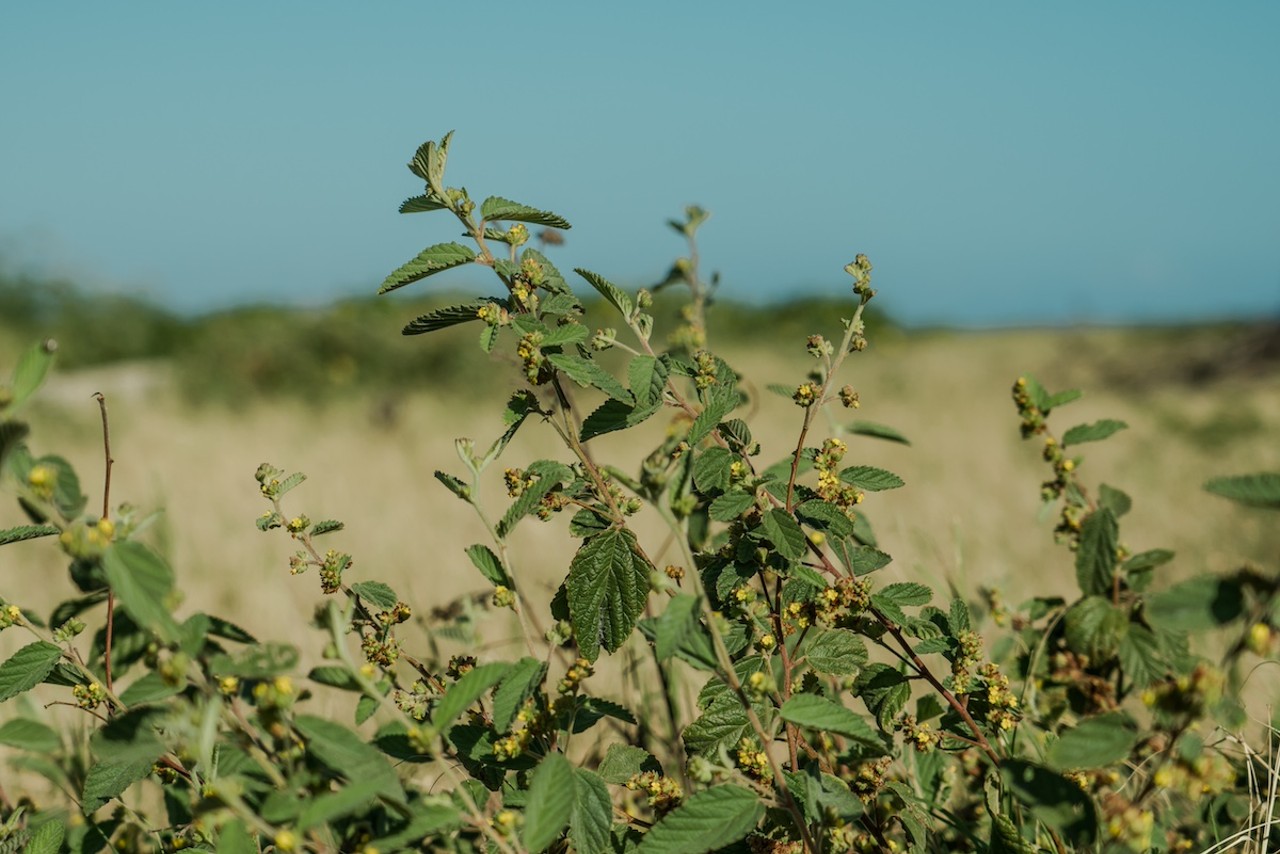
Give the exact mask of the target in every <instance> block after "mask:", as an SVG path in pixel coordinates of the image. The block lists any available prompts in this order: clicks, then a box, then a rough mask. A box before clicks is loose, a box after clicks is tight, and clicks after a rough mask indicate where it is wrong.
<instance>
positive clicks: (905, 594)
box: [871, 581, 933, 625]
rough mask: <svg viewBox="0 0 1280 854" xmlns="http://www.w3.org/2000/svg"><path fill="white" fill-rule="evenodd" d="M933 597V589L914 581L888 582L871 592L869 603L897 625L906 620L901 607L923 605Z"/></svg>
mask: <svg viewBox="0 0 1280 854" xmlns="http://www.w3.org/2000/svg"><path fill="white" fill-rule="evenodd" d="M932 598H933V591H932V590H930V589H929V588H928V587H926V586H925V585H923V584H918V583H916V582H914V581H900V582H898V583H896V584H889V585H886V586H885V587H882V588H881V589H879V590H877V591H876V592H875V593H872V594H871V604H872V606H873V607H875V608H876V609H877V610H879V611H880V612H881V613H882V614H884V615H885V616H886V617H888V618H889V619H890V620H892V621H893V622H895V623H898V624H899V625H901V624H903V623H906V622H908V619H907V615H906V613H905V612H903V610H902V609H903V608H905V607H908V606H912V605H924V604H926V603H927V602H928V601H929V600H930V599H932Z"/></svg>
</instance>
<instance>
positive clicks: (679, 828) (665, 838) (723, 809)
mask: <svg viewBox="0 0 1280 854" xmlns="http://www.w3.org/2000/svg"><path fill="white" fill-rule="evenodd" d="M763 816H764V804H763V803H762V802H761V801H760V797H759V796H758V795H757V794H756V793H755V792H752V791H751V790H750V789H744V788H742V787H740V786H712V787H711V788H710V789H704V790H703V791H701V792H695V793H694V794H693V795H690V796H689V797H688V798H687V799H686V800H685V801H684V803H682V804H681V805H680V806H678V807H676V808H675V809H674V810H672V811H671V812H670V813H668V814H667V815H666V816H665V817H664V818H663V819H662V820H661V821H659V822H658V823H657V824H655V825H654V826H653V827H652V828H651V829H650V830H649V832H648V833H646V834H645V835H644V839H643V841H641V843H640V845H639V847H638V848H637V849H636V854H704V852H708V851H715V850H718V849H721V848H724V847H726V846H729V845H732V844H733V843H734V842H737V841H738V840H739V839H742V838H743V837H745V836H746V835H747V834H748V833H750V832H751V831H753V830H755V827H756V825H757V824H759V822H760V819H761V818H762V817H763Z"/></svg>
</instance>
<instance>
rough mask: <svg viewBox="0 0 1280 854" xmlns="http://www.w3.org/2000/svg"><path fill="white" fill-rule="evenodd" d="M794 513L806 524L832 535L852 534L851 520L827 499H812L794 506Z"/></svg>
mask: <svg viewBox="0 0 1280 854" xmlns="http://www.w3.org/2000/svg"><path fill="white" fill-rule="evenodd" d="M796 515H797V516H799V517H800V520H801V521H803V522H804V523H805V524H807V525H811V526H812V527H814V528H818V529H819V530H822V531H826V532H827V533H828V534H830V535H831V536H833V537H837V538H844V537H848V536H850V535H852V534H853V520H852V519H850V518H849V516H848V515H847V514H846V513H845V512H844V511H843V510H841V509H840V508H839V507H837V506H836V505H834V504H832V503H831V502H829V501H822V500H820V499H816V498H815V499H813V500H811V501H806V502H804V503H803V504H800V505H799V506H798V507H796Z"/></svg>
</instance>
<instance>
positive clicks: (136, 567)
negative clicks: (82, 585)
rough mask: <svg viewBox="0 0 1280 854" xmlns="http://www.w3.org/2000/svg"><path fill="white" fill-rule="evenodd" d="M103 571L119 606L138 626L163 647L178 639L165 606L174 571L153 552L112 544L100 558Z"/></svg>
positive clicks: (126, 543)
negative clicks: (155, 637) (163, 644)
mask: <svg viewBox="0 0 1280 854" xmlns="http://www.w3.org/2000/svg"><path fill="white" fill-rule="evenodd" d="M102 569H103V571H104V572H105V573H106V575H107V581H108V583H109V584H110V585H111V589H112V590H113V591H115V594H116V597H117V598H118V599H119V601H120V606H121V607H122V608H124V610H125V611H126V612H127V613H128V614H129V616H131V617H133V619H134V621H135V622H137V623H138V625H140V626H142V627H144V628H146V629H150V630H151V631H153V632H155V633H156V634H157V635H159V636H160V638H161V639H162V640H163V641H165V642H166V643H176V642H177V641H178V640H179V639H180V633H179V630H178V624H177V622H175V621H174V619H173V615H172V614H170V613H169V608H168V607H167V605H166V600H167V599H168V598H169V596H170V595H171V594H172V592H173V570H172V569H170V568H169V565H168V564H166V563H165V562H164V561H163V560H161V559H160V557H159V556H158V555H157V554H155V552H153V551H151V550H150V549H148V548H147V547H146V546H144V545H142V544H141V543H138V542H133V541H128V540H126V541H124V542H119V543H114V544H113V545H111V546H109V547H108V548H107V550H106V551H105V552H104V553H103V555H102Z"/></svg>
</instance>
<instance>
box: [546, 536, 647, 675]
mask: <svg viewBox="0 0 1280 854" xmlns="http://www.w3.org/2000/svg"><path fill="white" fill-rule="evenodd" d="M652 571H653V565H652V564H650V563H649V561H648V559H647V558H645V557H644V556H643V555H642V554H641V553H640V550H639V546H638V545H637V543H636V536H635V534H633V533H632V532H631V531H630V530H628V529H626V528H622V529H617V530H612V531H606V532H604V533H603V534H598V535H596V536H594V537H592V538H590V539H589V540H586V541H585V542H584V543H583V544H582V547H581V548H580V549H578V552H577V554H575V555H574V556H573V563H572V564H571V565H570V567H569V577H568V579H567V580H566V587H567V591H568V599H569V613H570V615H571V620H572V622H573V632H574V637H575V638H576V640H577V642H578V648H579V650H580V651H581V652H582V655H583V656H584V657H585V658H586V659H587V660H588V661H595V660H596V658H597V657H598V656H599V655H600V647H601V646H602V645H603V646H604V648H605V649H607V650H608V651H609V652H616V651H617V650H618V648H619V647H620V646H622V644H623V642H624V641H626V639H627V638H628V637H629V636H630V634H631V631H632V629H634V628H635V624H636V620H637V619H638V618H639V616H640V612H641V611H643V610H644V603H645V601H646V600H647V599H648V596H649V573H650V572H652Z"/></svg>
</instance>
